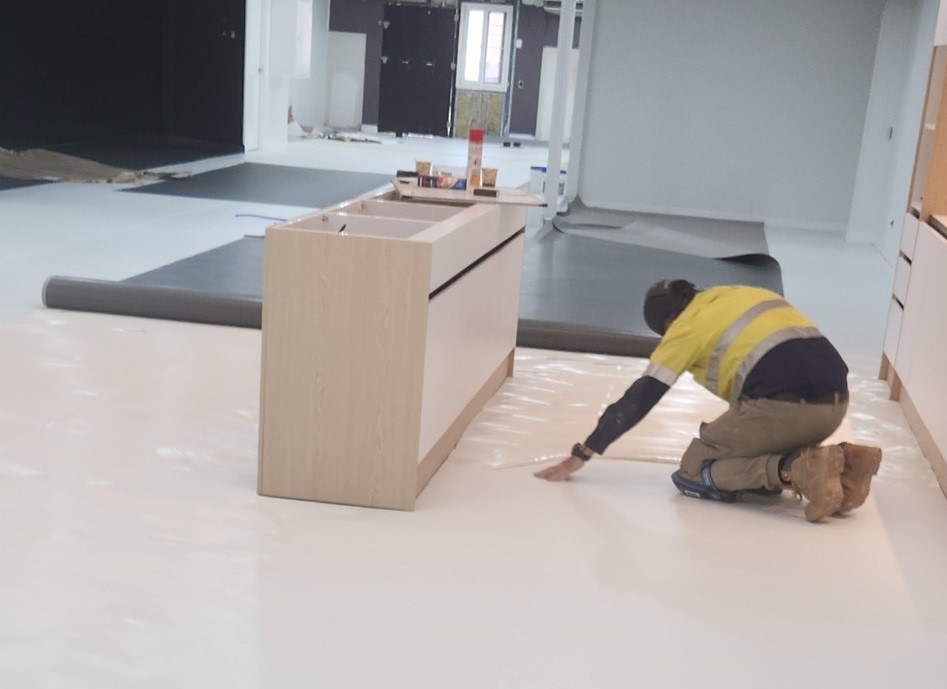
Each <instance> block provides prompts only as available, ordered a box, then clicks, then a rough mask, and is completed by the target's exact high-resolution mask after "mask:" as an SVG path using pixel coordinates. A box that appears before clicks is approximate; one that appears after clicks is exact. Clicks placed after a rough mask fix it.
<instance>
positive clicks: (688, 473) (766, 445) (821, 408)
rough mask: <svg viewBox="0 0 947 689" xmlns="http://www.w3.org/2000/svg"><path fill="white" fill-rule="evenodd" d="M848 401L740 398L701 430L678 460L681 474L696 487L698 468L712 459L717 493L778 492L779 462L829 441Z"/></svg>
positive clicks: (840, 421)
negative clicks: (719, 491) (730, 491)
mask: <svg viewBox="0 0 947 689" xmlns="http://www.w3.org/2000/svg"><path fill="white" fill-rule="evenodd" d="M847 410H848V400H841V401H836V402H835V403H829V404H809V403H807V402H783V401H777V400H769V399H741V400H739V401H737V403H736V404H734V405H733V406H731V407H730V409H728V410H727V411H726V412H725V413H724V414H722V415H721V416H720V417H719V418H718V419H716V420H715V421H712V422H710V423H702V424H701V425H700V437H699V438H694V440H693V441H691V444H690V447H688V448H687V451H686V452H684V456H683V457H682V458H681V475H682V476H683V477H684V478H687V479H690V480H691V481H697V482H700V467H701V465H702V464H703V463H704V461H705V460H708V459H712V460H714V464H713V466H712V468H711V476H713V480H714V483H715V484H716V486H717V488H719V489H720V490H733V491H737V490H753V489H757V488H765V489H767V490H777V489H779V488H780V487H781V486H782V483H781V481H780V480H779V460H780V459H782V458H783V457H785V456H786V455H788V454H790V453H792V452H795V451H797V450H801V449H803V448H805V447H809V446H811V445H818V444H819V443H821V442H822V441H823V440H825V439H826V438H828V437H829V436H830V435H832V433H833V432H834V431H835V429H836V428H838V427H839V424H841V423H842V419H844V418H845V412H846V411H847Z"/></svg>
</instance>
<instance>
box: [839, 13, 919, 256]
mask: <svg viewBox="0 0 947 689" xmlns="http://www.w3.org/2000/svg"><path fill="white" fill-rule="evenodd" d="M919 9H920V4H919V3H918V2H917V0H885V4H884V11H883V13H882V17H881V30H880V32H879V37H878V49H877V51H876V53H875V67H874V73H873V75H872V78H871V91H870V95H869V98H868V111H867V115H866V119H865V130H864V135H863V138H862V146H861V156H860V158H859V161H858V168H857V170H858V171H857V173H856V176H855V192H854V195H853V198H852V210H851V213H850V215H849V219H848V233H847V235H846V238H847V239H848V240H849V241H858V242H878V241H879V240H880V239H881V238H882V236H883V235H884V232H885V228H886V227H893V226H894V225H895V224H897V225H898V226H900V224H901V215H902V213H901V212H898V213H897V217H891V216H890V213H889V207H890V201H891V199H890V196H891V193H892V189H893V187H894V174H895V172H896V170H895V167H896V165H895V163H896V160H897V154H898V150H899V147H900V145H901V143H902V141H903V140H904V139H914V140H915V141H916V140H917V132H918V128H917V123H916V122H912V123H906V122H903V121H902V119H903V117H904V116H905V114H906V113H905V111H904V107H903V105H904V102H905V98H906V96H907V86H908V83H909V80H910V79H909V77H910V71H911V65H912V62H913V57H914V50H915V39H916V35H917V22H918V16H917V13H918V11H919ZM904 206H905V204H904V203H903V199H902V203H901V210H902V211H903V208H904Z"/></svg>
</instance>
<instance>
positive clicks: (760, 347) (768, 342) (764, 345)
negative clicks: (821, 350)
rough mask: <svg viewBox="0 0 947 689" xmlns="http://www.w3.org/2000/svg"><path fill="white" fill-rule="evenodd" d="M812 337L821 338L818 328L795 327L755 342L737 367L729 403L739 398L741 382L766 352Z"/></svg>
mask: <svg viewBox="0 0 947 689" xmlns="http://www.w3.org/2000/svg"><path fill="white" fill-rule="evenodd" d="M814 337H822V333H821V332H819V329H818V328H815V327H806V328H801V327H798V326H795V327H792V328H783V329H782V330H777V331H776V332H774V333H773V334H772V335H769V336H768V337H764V338H763V339H762V340H760V341H759V342H757V343H756V346H755V347H753V349H751V350H750V351H749V352H748V353H747V355H746V356H745V357H743V361H741V362H740V365H739V367H737V373H736V375H735V376H734V378H733V390H732V392H731V393H730V402H731V403H733V402H736V401H737V400H738V399H739V398H740V393H741V392H742V391H743V381H745V380H746V377H747V375H749V373H750V371H752V370H753V367H754V366H756V365H757V364H758V363H759V361H760V359H762V358H763V357H764V356H766V354H767V352H769V351H770V350H771V349H773V347H775V346H776V345H780V344H782V343H783V342H787V341H789V340H803V339H811V338H814Z"/></svg>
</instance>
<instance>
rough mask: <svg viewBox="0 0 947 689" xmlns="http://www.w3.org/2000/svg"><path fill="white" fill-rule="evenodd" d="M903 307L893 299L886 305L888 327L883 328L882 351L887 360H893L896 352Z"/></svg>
mask: <svg viewBox="0 0 947 689" xmlns="http://www.w3.org/2000/svg"><path fill="white" fill-rule="evenodd" d="M903 316H904V309H902V308H901V305H900V304H898V302H896V301H895V300H894V299H892V300H891V306H889V307H888V327H887V328H886V329H885V344H884V348H883V351H884V353H885V356H886V357H888V361H891V362H894V361H895V359H896V358H897V354H898V338H899V337H900V335H901V319H902V318H903Z"/></svg>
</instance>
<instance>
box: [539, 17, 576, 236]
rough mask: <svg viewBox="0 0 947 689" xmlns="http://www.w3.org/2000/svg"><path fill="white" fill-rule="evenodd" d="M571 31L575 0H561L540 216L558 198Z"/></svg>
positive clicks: (549, 214) (552, 210) (550, 211)
mask: <svg viewBox="0 0 947 689" xmlns="http://www.w3.org/2000/svg"><path fill="white" fill-rule="evenodd" d="M574 35H575V0H563V3H562V10H561V12H560V14H559V38H558V39H557V42H556V85H555V92H554V93H553V97H552V129H551V131H550V133H549V161H548V162H547V164H546V209H545V210H544V211H543V218H544V219H545V220H551V219H552V218H554V217H555V215H556V209H557V206H558V202H559V170H561V169H562V143H563V137H564V136H565V128H566V100H567V98H568V93H569V60H570V59H571V58H572V40H573V37H574Z"/></svg>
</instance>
